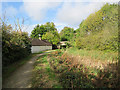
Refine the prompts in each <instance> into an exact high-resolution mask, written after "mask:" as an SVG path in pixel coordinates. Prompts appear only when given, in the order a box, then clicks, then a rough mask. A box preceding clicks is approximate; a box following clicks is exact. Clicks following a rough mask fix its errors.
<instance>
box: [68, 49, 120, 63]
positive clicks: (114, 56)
mask: <svg viewBox="0 0 120 90" xmlns="http://www.w3.org/2000/svg"><path fill="white" fill-rule="evenodd" d="M67 52H68V53H69V54H73V55H79V56H81V57H88V58H92V59H98V60H110V61H113V60H118V53H117V52H104V51H98V50H90V51H89V50H85V49H80V50H79V49H77V48H68V49H67Z"/></svg>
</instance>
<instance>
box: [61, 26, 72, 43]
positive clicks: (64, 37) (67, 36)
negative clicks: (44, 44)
mask: <svg viewBox="0 0 120 90" xmlns="http://www.w3.org/2000/svg"><path fill="white" fill-rule="evenodd" d="M73 36H74V29H73V28H70V27H64V28H63V29H62V31H61V32H60V38H61V41H70V40H71V39H72V37H73Z"/></svg>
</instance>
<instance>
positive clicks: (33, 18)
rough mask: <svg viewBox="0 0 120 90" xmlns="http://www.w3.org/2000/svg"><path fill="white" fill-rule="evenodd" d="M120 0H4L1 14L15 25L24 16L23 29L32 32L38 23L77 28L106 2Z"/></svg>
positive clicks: (0, 7) (117, 0)
mask: <svg viewBox="0 0 120 90" xmlns="http://www.w3.org/2000/svg"><path fill="white" fill-rule="evenodd" d="M118 2H119V0H2V1H1V2H0V16H3V14H5V15H6V17H7V18H8V23H10V24H12V25H13V26H14V25H15V23H16V22H17V21H16V20H17V18H19V22H20V24H21V23H22V20H23V18H24V25H23V27H22V31H26V32H28V34H29V35H30V34H31V31H32V30H33V29H34V27H35V26H36V25H37V24H40V25H41V24H45V23H46V22H54V24H55V26H56V28H57V30H58V32H60V31H61V30H62V29H63V28H64V27H65V26H68V27H71V28H74V29H77V28H78V27H79V24H80V23H81V21H82V20H84V19H86V18H87V17H88V16H89V15H90V14H91V13H95V12H96V11H98V10H99V9H100V8H101V7H102V6H103V5H104V4H105V3H110V4H112V3H118Z"/></svg>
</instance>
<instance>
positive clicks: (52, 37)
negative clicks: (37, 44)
mask: <svg viewBox="0 0 120 90" xmlns="http://www.w3.org/2000/svg"><path fill="white" fill-rule="evenodd" d="M42 39H45V40H48V41H49V42H50V43H52V44H53V45H57V44H58V43H59V42H60V37H59V34H58V32H57V31H54V32H47V33H46V34H44V35H43V36H42Z"/></svg>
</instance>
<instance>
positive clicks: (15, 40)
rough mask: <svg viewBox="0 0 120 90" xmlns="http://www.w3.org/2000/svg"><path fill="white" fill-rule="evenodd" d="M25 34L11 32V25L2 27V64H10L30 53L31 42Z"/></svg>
mask: <svg viewBox="0 0 120 90" xmlns="http://www.w3.org/2000/svg"><path fill="white" fill-rule="evenodd" d="M28 38H29V37H28V34H27V33H25V32H16V31H12V27H11V25H5V24H3V25H2V59H3V61H2V63H3V66H5V65H8V64H11V63H13V62H15V61H17V60H20V59H21V58H23V57H26V56H28V55H29V54H30V53H31V42H30V41H29V39H28Z"/></svg>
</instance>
